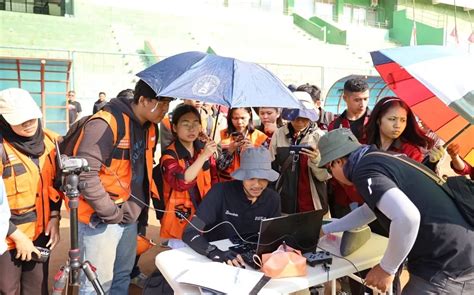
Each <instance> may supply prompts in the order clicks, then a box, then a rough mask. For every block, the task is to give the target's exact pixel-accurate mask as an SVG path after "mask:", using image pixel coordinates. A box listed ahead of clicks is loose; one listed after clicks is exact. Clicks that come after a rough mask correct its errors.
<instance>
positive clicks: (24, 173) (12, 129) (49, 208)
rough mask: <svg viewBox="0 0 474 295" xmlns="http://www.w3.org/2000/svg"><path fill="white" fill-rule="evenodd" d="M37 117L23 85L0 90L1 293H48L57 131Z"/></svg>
mask: <svg viewBox="0 0 474 295" xmlns="http://www.w3.org/2000/svg"><path fill="white" fill-rule="evenodd" d="M41 117H42V115H41V111H40V109H39V107H38V106H37V105H36V103H35V101H34V100H33V98H32V97H31V95H30V94H29V93H28V92H27V91H25V90H22V89H18V88H10V89H6V90H3V91H0V154H1V158H2V161H1V164H0V173H1V174H2V177H3V182H4V183H5V191H6V195H7V199H8V204H9V207H10V213H11V217H10V219H9V225H8V232H7V238H6V244H7V250H8V251H6V252H5V253H3V254H2V255H0V269H1V270H2V271H1V272H2V275H1V276H0V294H8V295H9V294H12V295H13V294H19V293H21V294H48V264H49V258H48V257H47V256H46V255H44V254H45V253H46V252H48V250H52V249H53V248H54V247H55V246H56V245H57V244H58V242H59V220H60V215H59V214H60V208H61V194H60V193H59V192H58V191H57V190H56V189H54V187H53V183H54V177H55V175H56V167H55V163H56V162H55V156H56V154H55V145H54V141H55V140H56V138H57V135H56V134H54V133H53V132H51V131H49V130H46V129H43V128H42V127H41V121H40V118H41ZM38 247H42V248H46V249H43V250H42V251H41V252H40V249H38ZM42 254H43V255H42ZM41 257H43V260H41V259H40V258H41ZM41 261H42V262H41Z"/></svg>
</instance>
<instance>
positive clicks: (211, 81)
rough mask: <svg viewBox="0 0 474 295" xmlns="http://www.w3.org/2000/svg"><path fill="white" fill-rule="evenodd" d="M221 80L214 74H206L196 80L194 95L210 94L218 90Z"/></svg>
mask: <svg viewBox="0 0 474 295" xmlns="http://www.w3.org/2000/svg"><path fill="white" fill-rule="evenodd" d="M219 84H221V80H219V78H218V77H216V76H214V75H205V76H202V77H200V78H198V79H197V80H196V82H195V83H194V85H193V89H192V92H193V94H194V95H199V96H209V95H212V94H213V93H214V92H216V90H217V87H219Z"/></svg>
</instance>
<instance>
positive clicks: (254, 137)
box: [217, 108, 267, 181]
mask: <svg viewBox="0 0 474 295" xmlns="http://www.w3.org/2000/svg"><path fill="white" fill-rule="evenodd" d="M266 140H267V136H266V135H265V133H263V132H261V131H259V130H257V129H255V127H254V126H253V120H252V109H251V108H233V109H230V110H229V114H228V115H227V129H224V130H222V131H221V142H220V144H221V147H222V154H220V155H219V159H218V160H217V168H218V172H219V180H220V181H229V180H232V177H231V176H230V174H231V173H232V172H234V171H235V170H237V169H238V168H239V166H240V153H241V151H242V150H243V149H245V148H248V147H252V146H261V145H262V144H263V143H265V141H266Z"/></svg>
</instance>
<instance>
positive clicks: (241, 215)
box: [196, 180, 281, 241]
mask: <svg viewBox="0 0 474 295" xmlns="http://www.w3.org/2000/svg"><path fill="white" fill-rule="evenodd" d="M196 215H197V216H198V217H199V218H200V219H201V220H202V221H204V223H205V224H206V228H205V229H206V230H207V229H210V228H212V227H213V226H215V225H216V224H218V223H220V222H222V221H229V222H230V223H232V224H233V225H234V226H235V228H236V229H237V231H238V232H239V234H241V235H242V236H244V237H249V236H250V235H253V234H256V233H258V231H259V230H260V221H261V220H263V219H266V218H271V217H277V216H280V215H281V213H280V197H279V195H278V193H277V192H275V191H274V190H271V189H269V188H267V189H265V190H264V191H263V193H262V194H261V195H260V197H258V199H257V200H256V201H255V203H253V204H252V203H251V202H250V201H249V200H248V199H247V197H246V195H245V192H244V189H243V183H242V181H239V180H232V181H228V182H221V183H217V184H215V185H214V186H213V187H212V188H211V189H210V190H209V192H208V193H207V194H206V196H205V198H203V200H202V202H201V204H200V205H199V208H198V209H197V212H196ZM235 235H236V233H235V231H234V229H232V227H231V226H230V225H229V224H224V225H221V226H219V227H217V228H216V229H215V230H213V231H211V232H209V233H207V234H205V235H204V236H205V237H206V239H207V240H208V241H216V240H222V239H226V238H230V237H234V236H235Z"/></svg>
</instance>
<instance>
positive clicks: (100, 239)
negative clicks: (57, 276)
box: [79, 222, 137, 295]
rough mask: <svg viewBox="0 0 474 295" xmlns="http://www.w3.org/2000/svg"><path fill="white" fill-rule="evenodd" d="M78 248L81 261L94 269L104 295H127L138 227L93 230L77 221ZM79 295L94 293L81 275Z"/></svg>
mask: <svg viewBox="0 0 474 295" xmlns="http://www.w3.org/2000/svg"><path fill="white" fill-rule="evenodd" d="M79 247H80V249H81V255H82V259H83V261H86V260H88V261H89V262H91V263H92V265H94V266H95V267H96V269H97V270H96V272H97V275H98V279H99V282H100V283H101V285H102V287H103V288H104V291H105V293H106V294H114V295H115V294H118V295H120V294H125V295H128V287H129V286H128V285H129V284H130V273H131V271H132V268H133V264H134V262H135V256H136V251H137V250H136V249H137V224H136V223H132V224H105V223H100V224H98V225H97V226H96V228H92V227H90V226H89V225H87V224H84V223H81V222H79ZM79 293H80V294H96V292H95V290H94V287H93V286H92V284H91V283H90V282H89V281H88V280H87V278H86V276H85V275H84V274H83V273H81V287H80V290H79Z"/></svg>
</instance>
